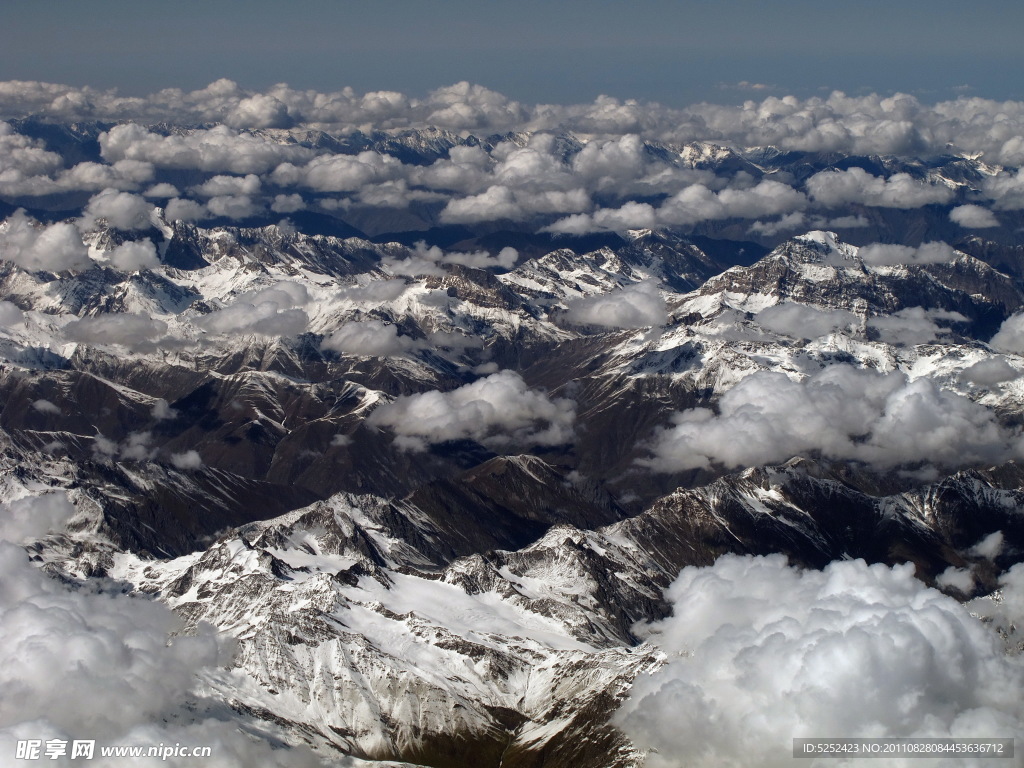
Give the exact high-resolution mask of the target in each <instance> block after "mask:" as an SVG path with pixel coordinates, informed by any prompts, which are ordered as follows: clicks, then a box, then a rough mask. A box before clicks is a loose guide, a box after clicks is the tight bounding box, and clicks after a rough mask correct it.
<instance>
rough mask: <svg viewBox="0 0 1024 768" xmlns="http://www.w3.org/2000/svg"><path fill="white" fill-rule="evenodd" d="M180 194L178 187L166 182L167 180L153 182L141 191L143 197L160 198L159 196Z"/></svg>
mask: <svg viewBox="0 0 1024 768" xmlns="http://www.w3.org/2000/svg"><path fill="white" fill-rule="evenodd" d="M180 194H181V192H179V191H178V188H177V187H176V186H174V185H173V184H168V183H167V182H161V183H159V184H154V185H153V186H152V187H150V188H149V189H147V190H146V191H145V192H143V193H142V195H143V197H157V198H160V197H177V196H178V195H180Z"/></svg>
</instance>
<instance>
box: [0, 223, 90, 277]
mask: <svg viewBox="0 0 1024 768" xmlns="http://www.w3.org/2000/svg"><path fill="white" fill-rule="evenodd" d="M0 258H3V259H4V260H5V261H10V262H13V263H15V264H17V265H18V266H19V267H22V268H23V269H27V270H30V271H36V270H42V271H45V272H63V271H65V270H76V271H77V270H84V269H89V268H90V267H91V266H92V261H91V260H90V259H89V252H88V250H87V249H86V247H85V243H83V242H82V236H81V235H80V234H79V232H78V230H77V229H76V228H75V227H74V226H72V225H71V224H64V223H61V224H51V225H49V226H41V225H39V224H38V222H36V221H34V220H33V219H30V218H29V217H28V216H26V215H25V211H24V210H22V209H18V210H17V211H15V212H14V213H12V214H11V215H10V216H9V217H8V218H7V220H6V221H5V222H4V223H3V225H2V227H0Z"/></svg>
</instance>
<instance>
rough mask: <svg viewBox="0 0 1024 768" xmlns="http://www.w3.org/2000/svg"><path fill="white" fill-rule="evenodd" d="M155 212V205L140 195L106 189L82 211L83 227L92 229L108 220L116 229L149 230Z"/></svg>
mask: <svg viewBox="0 0 1024 768" xmlns="http://www.w3.org/2000/svg"><path fill="white" fill-rule="evenodd" d="M153 211H154V207H153V204H152V203H149V202H147V201H146V200H145V199H144V198H143V197H141V196H139V195H134V194H132V193H130V192H119V191H117V190H116V189H105V190H103V191H102V192H100V193H99V194H98V195H95V196H94V197H93V198H92V199H91V200H90V201H89V204H88V205H87V206H86V207H85V210H84V211H82V226H83V227H84V228H85V229H92V228H94V227H95V226H96V223H97V221H98V220H99V219H106V221H107V223H108V224H109V225H110V226H111V227H115V228H116V229H149V228H150V227H152V226H153Z"/></svg>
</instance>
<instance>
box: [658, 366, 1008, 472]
mask: <svg viewBox="0 0 1024 768" xmlns="http://www.w3.org/2000/svg"><path fill="white" fill-rule="evenodd" d="M672 422H673V426H672V427H669V428H667V429H662V430H660V431H658V432H657V433H656V435H655V437H654V440H653V441H652V443H651V444H650V450H651V452H652V454H653V456H652V457H650V458H649V459H645V460H641V461H640V462H639V463H641V464H643V465H646V466H649V467H651V468H652V469H654V470H656V471H660V472H676V471H681V470H686V469H694V468H698V467H708V466H710V465H711V464H713V463H714V464H720V465H722V466H724V467H750V466H758V465H762V464H770V463H775V462H781V461H786V460H788V459H790V458H792V457H793V456H798V455H804V454H808V453H813V452H818V453H821V454H822V455H823V456H825V457H827V458H830V459H837V460H853V461H860V462H866V463H868V464H871V465H873V466H875V467H877V468H880V469H889V468H893V467H897V466H900V465H905V464H914V463H917V462H925V463H926V464H928V465H931V466H942V467H948V468H953V467H962V466H969V465H972V464H979V463H997V462H1000V461H1005V460H1008V459H1011V458H1015V457H1018V456H1019V455H1021V445H1020V442H1021V438H1020V436H1019V435H1017V434H1016V433H1011V432H1009V431H1007V430H1005V429H1003V428H1002V427H1000V426H999V424H998V423H997V421H996V419H995V415H994V414H993V412H992V411H990V410H989V409H987V408H985V407H984V406H982V405H979V404H977V403H974V402H972V401H971V400H968V399H967V398H964V397H961V396H959V395H956V394H954V393H953V392H950V391H948V390H943V389H939V388H938V387H937V386H936V385H935V384H934V383H933V382H932V381H931V380H929V379H916V380H913V381H909V380H907V378H906V377H905V376H904V375H903V374H901V373H898V372H894V373H889V374H881V373H876V372H873V371H869V370H861V369H857V368H854V367H852V366H848V365H832V366H829V367H828V368H825V369H824V370H822V371H821V372H819V373H816V374H815V375H813V376H811V377H809V378H807V379H804V380H802V381H794V380H792V379H790V378H788V377H787V376H786V375H784V374H781V373H771V372H759V373H755V374H753V375H751V376H748V377H746V378H745V379H743V380H742V381H741V382H740V383H739V384H737V385H736V386H735V387H733V388H732V389H730V390H729V391H728V392H726V393H725V394H724V395H722V397H721V399H720V400H719V402H718V413H717V414H716V413H714V412H712V411H711V410H709V409H706V408H693V409H690V410H687V411H683V412H682V413H677V414H676V415H675V416H674V417H673V419H672Z"/></svg>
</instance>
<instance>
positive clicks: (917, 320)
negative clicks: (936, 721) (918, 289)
mask: <svg viewBox="0 0 1024 768" xmlns="http://www.w3.org/2000/svg"><path fill="white" fill-rule="evenodd" d="M937 321H943V322H944V323H945V324H947V325H948V324H949V323H966V322H968V320H967V318H966V317H964V316H963V315H961V314H960V313H959V312H949V311H946V310H943V309H924V308H923V307H906V308H905V309H901V310H900V311H899V312H893V313H892V314H891V315H883V316H879V317H872V318H870V319H869V320H868V322H867V327H868V328H869V329H873V330H874V331H875V332H877V333H878V338H879V339H881V340H882V341H884V342H886V343H887V344H896V345H901V346H902V345H912V344H927V343H928V342H931V341H935V340H936V339H937V338H939V336H942V335H947V334H948V333H949V330H948V329H947V328H942V327H940V326H939V324H938V322H937Z"/></svg>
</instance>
